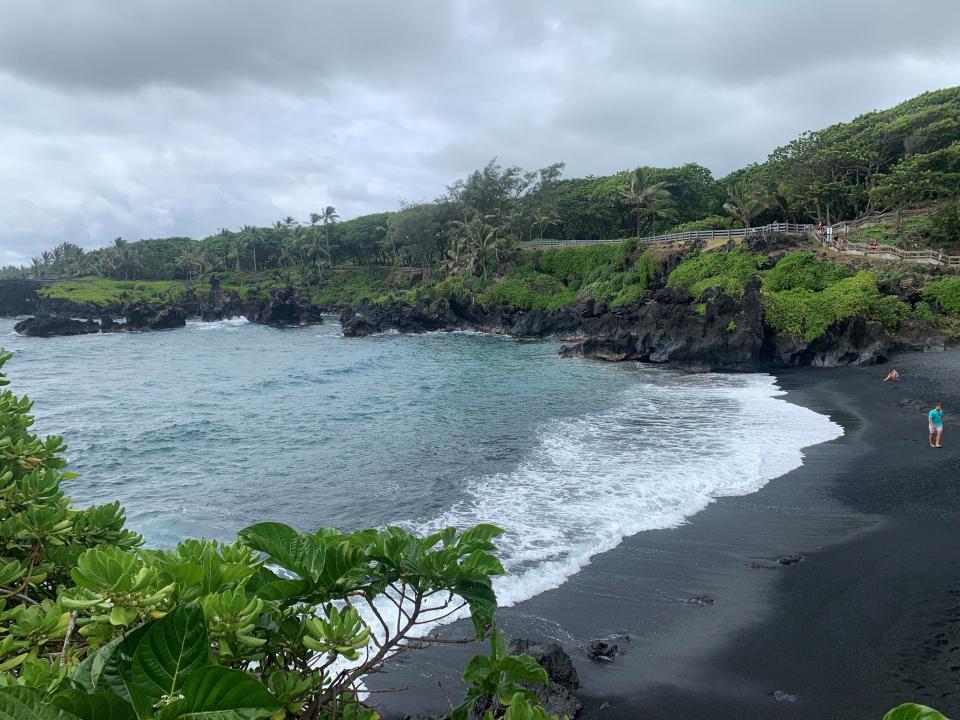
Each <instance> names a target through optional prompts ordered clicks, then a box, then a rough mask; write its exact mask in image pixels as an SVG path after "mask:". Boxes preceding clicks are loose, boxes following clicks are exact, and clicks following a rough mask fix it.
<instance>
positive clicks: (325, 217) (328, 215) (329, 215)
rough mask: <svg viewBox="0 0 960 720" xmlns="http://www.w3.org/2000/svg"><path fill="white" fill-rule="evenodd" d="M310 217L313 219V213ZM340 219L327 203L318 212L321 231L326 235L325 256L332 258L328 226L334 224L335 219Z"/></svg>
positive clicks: (335, 222)
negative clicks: (321, 226)
mask: <svg viewBox="0 0 960 720" xmlns="http://www.w3.org/2000/svg"><path fill="white" fill-rule="evenodd" d="M310 219H311V220H313V215H312V214H311V216H310ZM339 219H340V216H339V215H337V211H336V209H335V208H334V207H333V206H332V205H327V206H326V207H325V208H324V209H323V211H322V212H321V213H320V222H322V223H323V231H324V234H325V235H326V240H327V256H328V257H330V258H332V257H333V256H332V255H331V254H330V226H331V225H336V224H337V220H339Z"/></svg>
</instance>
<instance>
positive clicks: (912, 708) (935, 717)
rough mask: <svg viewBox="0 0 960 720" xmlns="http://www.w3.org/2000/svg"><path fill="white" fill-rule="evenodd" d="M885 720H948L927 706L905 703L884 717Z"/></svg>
mask: <svg viewBox="0 0 960 720" xmlns="http://www.w3.org/2000/svg"><path fill="white" fill-rule="evenodd" d="M883 720H947V717H946V716H945V715H943V714H941V713H939V712H937V711H936V710H934V709H933V708H931V707H927V706H926V705H917V704H916V703H905V704H903V705H900V706H899V707H895V708H894V709H893V710H891V711H890V712H888V713H887V714H886V715H884V716H883Z"/></svg>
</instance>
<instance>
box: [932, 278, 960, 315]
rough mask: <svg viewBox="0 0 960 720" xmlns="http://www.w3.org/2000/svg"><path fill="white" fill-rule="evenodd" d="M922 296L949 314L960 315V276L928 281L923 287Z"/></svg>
mask: <svg viewBox="0 0 960 720" xmlns="http://www.w3.org/2000/svg"><path fill="white" fill-rule="evenodd" d="M923 297H924V299H925V300H926V301H927V302H933V303H936V304H937V305H939V306H940V307H941V308H942V309H943V310H944V311H945V312H947V313H949V314H950V315H960V278H956V277H944V278H940V279H939V280H937V281H935V282H932V283H930V284H929V285H927V286H926V287H925V288H924V289H923Z"/></svg>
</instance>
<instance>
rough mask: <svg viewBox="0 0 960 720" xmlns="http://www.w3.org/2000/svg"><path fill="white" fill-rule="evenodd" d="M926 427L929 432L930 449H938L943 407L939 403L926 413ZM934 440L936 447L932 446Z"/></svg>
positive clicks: (941, 429) (941, 431) (941, 433)
mask: <svg viewBox="0 0 960 720" xmlns="http://www.w3.org/2000/svg"><path fill="white" fill-rule="evenodd" d="M927 426H928V428H929V430H930V447H940V438H941V437H942V436H943V406H942V405H941V404H940V403H937V404H936V405H935V406H934V408H933V410H931V411H930V412H929V413H927ZM934 439H936V441H937V444H936V445H934V444H933V441H934Z"/></svg>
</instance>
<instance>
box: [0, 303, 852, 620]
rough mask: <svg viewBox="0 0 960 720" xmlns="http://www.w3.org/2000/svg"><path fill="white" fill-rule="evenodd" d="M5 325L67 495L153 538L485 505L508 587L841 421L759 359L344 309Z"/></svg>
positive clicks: (542, 576)
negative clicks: (57, 333) (506, 333)
mask: <svg viewBox="0 0 960 720" xmlns="http://www.w3.org/2000/svg"><path fill="white" fill-rule="evenodd" d="M12 327H13V320H10V319H0V342H2V344H3V345H5V346H6V347H7V349H9V350H12V351H14V352H15V353H16V354H15V357H14V359H13V360H12V361H11V362H10V363H8V365H7V369H8V371H9V374H10V376H11V379H12V380H13V383H14V385H13V387H14V389H15V390H16V391H17V392H18V393H28V394H29V395H30V396H31V397H32V398H34V399H35V401H36V404H35V406H34V412H35V414H36V416H37V425H36V428H37V430H38V431H39V432H41V433H43V434H61V435H63V436H65V438H66V441H67V443H68V445H69V450H68V457H69V459H70V465H71V469H72V470H74V471H76V472H78V473H79V478H78V479H76V480H73V481H70V482H69V483H68V484H67V488H68V491H69V492H70V493H71V495H72V496H73V498H74V501H75V502H77V503H80V504H88V503H102V502H108V501H113V500H115V499H119V500H120V501H121V502H122V503H123V504H124V505H125V506H126V508H127V515H128V522H129V524H130V525H131V526H132V527H133V528H134V529H136V530H137V531H139V532H141V533H142V534H143V535H144V536H145V537H146V539H147V542H148V544H149V545H152V546H169V545H172V544H174V543H175V542H177V541H178V540H179V539H182V538H184V537H188V536H198V535H203V536H208V537H218V538H222V539H231V538H232V537H233V536H234V535H235V534H236V532H237V530H239V529H241V528H243V527H245V526H246V525H249V524H252V523H254V522H258V521H262V520H265V519H274V520H280V521H283V522H286V523H289V524H291V525H294V526H296V527H299V528H303V529H315V528H317V527H319V526H321V525H328V526H335V527H340V528H342V529H352V528H357V527H364V526H378V525H383V524H386V523H396V524H401V525H404V526H407V527H410V528H412V529H415V530H421V531H423V530H427V529H430V528H433V527H437V526H439V525H441V524H447V523H449V524H456V525H464V524H467V523H472V522H479V521H484V522H494V523H497V524H499V525H501V526H503V527H504V528H505V529H506V530H507V535H506V536H505V538H504V541H503V555H504V560H505V563H506V565H507V567H508V568H509V569H510V571H511V576H510V577H509V578H507V579H505V580H504V581H503V583H502V584H501V587H500V592H501V596H502V597H503V599H504V600H506V601H508V602H509V601H510V600H511V599H514V600H516V599H522V598H523V597H529V596H530V595H531V594H534V593H536V592H539V591H541V590H543V589H546V588H547V587H550V586H554V585H556V584H557V583H559V582H561V581H562V580H563V578H565V577H567V576H569V575H570V574H571V573H572V572H575V571H576V569H577V568H579V567H581V566H582V565H583V564H584V563H585V562H587V561H588V560H589V557H590V556H591V555H593V554H595V553H596V552H600V551H602V550H605V549H607V548H610V547H613V546H614V545H616V544H617V543H618V542H619V541H620V540H621V539H622V538H623V537H624V536H626V535H629V534H632V533H635V532H639V531H642V530H645V529H649V528H655V527H666V526H670V525H675V524H677V523H679V522H683V521H684V520H685V519H686V518H688V517H690V516H691V515H693V514H695V513H696V512H697V511H699V510H700V509H702V508H703V507H705V506H706V505H707V504H708V503H709V502H710V501H711V500H712V499H713V498H714V497H717V496H720V495H729V494H743V493H747V492H752V491H755V490H756V489H758V488H759V487H761V486H762V485H763V484H764V483H765V482H766V481H767V480H769V479H770V478H771V477H775V476H777V475H780V474H783V473H784V472H786V471H788V470H790V469H791V468H793V467H796V466H797V465H799V464H800V462H801V458H802V452H801V448H802V447H804V446H806V445H810V444H813V443H814V442H821V441H823V440H827V439H830V438H831V437H835V436H837V435H838V434H839V433H840V431H839V429H838V428H837V426H836V425H834V424H833V423H831V422H829V421H828V420H827V419H826V418H823V417H821V416H818V415H816V414H814V413H812V412H810V411H808V410H805V409H803V408H799V407H797V406H794V405H790V404H789V403H786V402H784V401H783V400H782V399H780V398H779V397H778V395H779V391H778V390H777V389H776V386H775V385H774V382H773V379H772V378H771V377H769V376H766V375H759V374H757V375H682V374H679V373H675V372H672V371H669V370H665V369H661V368H653V367H642V366H638V365H634V364H620V365H611V364H603V363H597V362H591V361H583V360H563V359H560V358H559V357H558V356H557V347H558V344H557V343H555V342H548V341H544V342H534V343H526V342H523V343H521V342H516V341H513V340H511V339H509V338H504V337H495V336H489V335H481V334H475V333H449V334H448V333H435V334H428V335H420V336H399V335H384V336H378V337H370V338H362V339H358V338H344V337H342V335H341V334H340V328H339V326H338V325H337V324H336V322H335V321H331V322H330V323H329V324H326V325H323V326H318V327H307V328H298V329H290V330H278V329H274V328H268V327H263V326H257V325H250V324H246V323H244V322H238V321H226V322H221V323H199V322H197V323H189V324H188V326H187V327H186V328H185V329H183V330H176V331H170V332H159V333H131V334H113V335H90V336H83V337H71V338H54V339H39V338H22V337H19V336H17V335H15V334H14V333H13V332H12ZM773 416H775V417H778V418H779V421H780V430H782V428H783V427H788V428H791V432H790V435H791V437H789V438H783V437H780V436H779V432H778V429H777V428H774V427H772V426H771V424H770V422H769V418H770V417H773ZM775 434H777V437H776V443H774V442H773V440H774V435H775ZM771 448H774V449H773V450H771Z"/></svg>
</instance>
